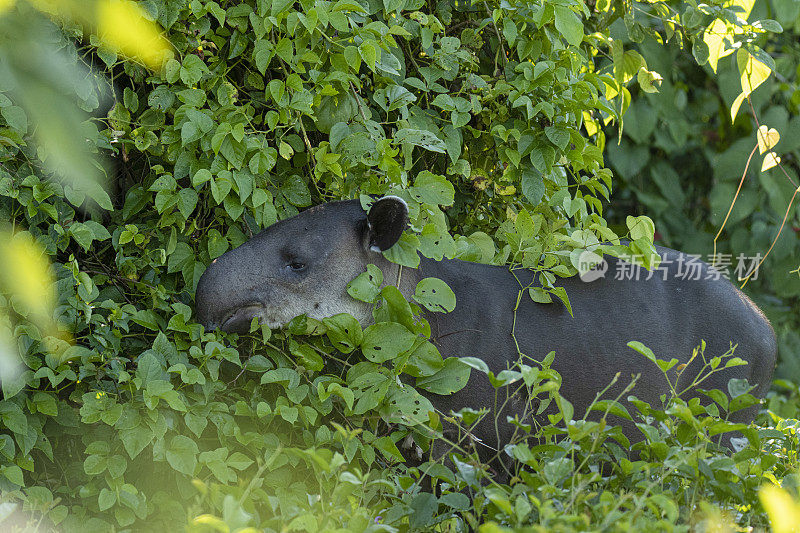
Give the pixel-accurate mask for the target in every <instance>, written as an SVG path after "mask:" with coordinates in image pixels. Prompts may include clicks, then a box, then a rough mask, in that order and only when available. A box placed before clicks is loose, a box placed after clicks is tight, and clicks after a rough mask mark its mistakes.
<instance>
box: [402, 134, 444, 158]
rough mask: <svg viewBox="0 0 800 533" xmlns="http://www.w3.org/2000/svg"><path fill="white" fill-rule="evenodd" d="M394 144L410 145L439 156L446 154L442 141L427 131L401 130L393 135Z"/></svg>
mask: <svg viewBox="0 0 800 533" xmlns="http://www.w3.org/2000/svg"><path fill="white" fill-rule="evenodd" d="M394 142H395V143H397V144H412V145H414V146H419V147H420V148H425V149H426V150H430V151H431V152H438V153H440V154H444V153H446V152H447V146H446V145H445V144H444V141H443V140H441V139H440V138H439V137H437V136H436V135H435V134H434V133H432V132H430V131H427V130H419V129H413V128H402V129H400V130H398V131H397V133H395V134H394Z"/></svg>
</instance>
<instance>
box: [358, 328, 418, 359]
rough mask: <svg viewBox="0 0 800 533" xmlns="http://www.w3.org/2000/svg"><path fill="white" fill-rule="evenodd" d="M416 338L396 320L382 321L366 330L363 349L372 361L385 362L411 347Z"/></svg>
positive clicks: (362, 344) (365, 355)
mask: <svg viewBox="0 0 800 533" xmlns="http://www.w3.org/2000/svg"><path fill="white" fill-rule="evenodd" d="M416 338H417V336H416V335H414V334H413V333H411V332H410V331H408V330H407V329H406V328H405V327H403V326H402V325H400V324H397V323H396V322H380V323H378V324H373V325H371V326H369V327H368V328H367V329H365V330H364V340H363V342H362V343H361V350H362V352H363V353H364V357H366V358H367V359H369V360H370V361H373V362H375V363H383V362H384V361H389V360H390V359H394V358H396V357H397V356H399V355H400V354H401V353H403V352H405V351H406V350H408V349H410V348H411V347H412V346H413V345H414V340H415V339H416Z"/></svg>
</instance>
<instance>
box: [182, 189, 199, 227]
mask: <svg viewBox="0 0 800 533" xmlns="http://www.w3.org/2000/svg"><path fill="white" fill-rule="evenodd" d="M197 200H198V196H197V192H196V191H195V190H194V189H189V188H186V189H181V190H180V191H178V210H179V211H180V212H181V214H182V215H183V218H187V219H188V218H189V215H191V214H192V211H194V208H195V207H197Z"/></svg>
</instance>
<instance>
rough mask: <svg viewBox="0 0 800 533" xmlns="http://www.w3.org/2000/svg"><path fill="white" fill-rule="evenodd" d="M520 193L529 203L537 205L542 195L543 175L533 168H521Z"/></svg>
mask: <svg viewBox="0 0 800 533" xmlns="http://www.w3.org/2000/svg"><path fill="white" fill-rule="evenodd" d="M522 194H523V195H524V196H525V198H526V199H527V200H528V201H529V202H530V203H531V205H534V206H536V205H539V204H540V203H541V201H542V197H543V196H544V176H542V174H541V173H539V172H537V171H535V170H533V169H525V170H523V171H522Z"/></svg>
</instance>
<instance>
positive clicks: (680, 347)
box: [196, 197, 777, 460]
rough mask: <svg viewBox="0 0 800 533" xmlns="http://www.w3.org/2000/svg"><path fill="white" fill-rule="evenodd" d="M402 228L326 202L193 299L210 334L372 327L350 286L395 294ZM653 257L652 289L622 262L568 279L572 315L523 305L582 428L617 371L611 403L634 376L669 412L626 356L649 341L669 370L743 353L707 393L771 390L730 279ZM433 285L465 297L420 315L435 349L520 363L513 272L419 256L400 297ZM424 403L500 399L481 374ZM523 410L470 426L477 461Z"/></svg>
mask: <svg viewBox="0 0 800 533" xmlns="http://www.w3.org/2000/svg"><path fill="white" fill-rule="evenodd" d="M368 216H369V218H368ZM406 224H407V207H406V206H405V203H404V202H403V201H402V200H400V199H399V198H395V197H386V198H383V199H381V200H379V201H378V202H376V204H375V205H374V206H373V207H372V209H371V211H370V213H369V215H368V214H367V213H365V212H364V211H363V210H362V208H361V205H360V203H359V202H358V201H356V200H352V201H344V202H336V203H331V204H324V205H321V206H318V207H314V208H312V209H309V210H307V211H305V212H303V213H301V214H299V215H297V216H295V217H293V218H290V219H287V220H283V221H281V222H278V223H277V224H275V225H273V226H271V227H269V228H267V229H266V230H264V231H262V232H261V233H259V234H258V235H256V236H255V237H253V239H252V240H250V241H249V242H247V243H245V244H243V245H242V246H240V247H238V248H236V249H234V250H231V251H229V252H227V253H226V254H224V255H222V256H221V257H219V258H218V259H217V260H215V261H214V262H212V264H211V265H210V266H209V268H208V269H207V270H206V272H205V273H204V274H203V276H202V278H201V279H200V282H199V284H198V287H197V294H196V304H197V305H196V309H197V315H198V319H199V321H200V322H201V323H202V324H203V325H204V326H205V327H206V329H214V328H216V327H220V328H221V329H222V330H224V331H240V332H241V331H246V330H247V326H248V325H249V324H250V321H251V319H252V318H253V317H254V316H258V317H260V319H261V322H262V323H265V324H268V325H269V326H270V327H272V328H279V327H282V326H284V325H286V324H287V323H288V322H289V320H291V319H292V318H293V317H295V316H297V315H300V314H303V313H305V314H307V315H308V316H309V317H312V318H317V319H322V318H324V317H325V316H330V315H333V314H336V313H341V312H348V313H350V314H352V315H353V316H354V317H356V318H357V319H358V320H359V321H360V322H361V323H362V325H364V326H366V325H368V324H369V323H370V322H371V321H372V315H371V306H369V305H368V304H364V303H362V302H359V301H356V300H354V299H353V298H351V297H350V296H349V295H348V294H347V292H346V287H347V284H348V282H349V281H350V280H351V279H353V278H354V277H355V276H357V275H358V274H360V273H362V272H364V270H365V269H366V265H367V264H369V263H372V264H375V265H377V266H378V267H380V268H381V269H382V271H383V274H384V280H386V281H387V282H390V283H394V282H395V281H396V280H397V279H398V266H397V265H395V264H393V263H390V262H389V261H387V260H386V259H385V258H384V257H383V255H382V254H381V250H385V249H388V248H389V247H391V246H392V245H393V244H394V243H395V242H396V241H397V239H398V238H399V237H400V235H401V233H402V230H403V229H405V227H406ZM658 252H659V254H660V255H661V257H662V266H663V270H666V276H665V275H664V274H663V272H658V273H655V274H654V275H653V276H651V277H650V279H646V278H647V277H648V272H647V271H641V272H640V274H641V276H640V279H639V280H635V279H623V280H615V279H614V275H615V273H616V271H617V263H618V261H619V260H617V259H615V258H613V257H607V258H606V259H607V260H608V263H609V269H608V272H607V275H606V277H605V278H602V279H598V280H596V281H593V282H590V283H587V282H584V281H581V279H580V278H578V277H573V278H567V279H562V280H560V281H559V282H560V284H561V285H562V286H563V287H564V288H565V289H566V291H567V294H568V296H569V299H570V302H571V304H572V310H573V314H574V317H571V316H570V315H569V313H568V312H567V310H566V308H565V307H564V306H563V305H562V304H561V303H551V304H538V303H535V302H533V301H531V300H530V298H529V297H527V295H523V298H521V300H520V305H519V309H518V311H517V316H516V331H515V336H516V340H517V342H518V343H519V348H520V351H521V352H522V353H525V354H527V355H529V356H531V357H534V358H536V359H539V360H541V359H543V358H544V356H545V355H546V354H547V353H548V352H550V351H555V354H556V357H555V362H554V363H553V365H552V368H554V369H555V370H557V371H558V372H559V373H560V374H561V376H562V379H563V383H562V387H561V394H562V395H563V396H564V397H565V398H566V399H568V400H569V401H570V402H572V404H573V405H574V407H575V414H576V417H581V416H583V413H584V412H585V411H586V409H587V408H588V407H589V405H590V404H591V402H592V401H593V400H595V397H596V394H597V393H598V392H599V391H601V390H602V389H603V388H605V387H606V386H607V385H609V384H610V383H611V382H612V380H613V379H614V376H615V374H617V373H618V372H619V373H621V376H622V379H620V380H619V382H618V383H617V384H616V385H615V386H613V387H612V388H611V389H610V390H609V392H608V393H607V394H606V395H605V396H604V398H614V397H615V396H616V395H617V394H618V393H619V392H621V391H622V390H623V388H624V387H625V385H627V384H628V383H629V382H630V379H629V378H630V376H631V375H633V374H640V375H641V376H640V378H639V380H638V382H637V384H636V386H635V388H634V389H633V390H632V391H631V392H630V393H628V394H633V395H635V396H637V397H638V398H639V399H642V400H645V401H647V402H649V403H650V404H651V405H653V406H660V405H661V402H660V400H659V397H660V396H661V395H662V394H668V393H669V388H668V386H667V384H666V382H665V380H664V377H663V375H662V374H661V372H660V370H659V369H658V368H657V367H656V366H655V365H654V364H653V363H652V362H650V361H648V360H647V359H646V358H645V357H644V356H642V355H641V354H639V353H637V352H635V351H634V350H633V349H631V348H629V347H628V346H627V343H628V342H629V341H632V340H638V341H641V342H643V343H645V344H646V345H647V346H649V347H650V348H651V349H652V350H653V352H654V353H655V354H656V355H657V356H658V357H659V358H661V359H667V360H668V359H671V358H673V357H675V358H677V359H678V360H679V361H681V362H686V361H688V360H689V358H690V356H691V354H692V350H693V349H694V348H695V347H697V346H698V345H699V344H700V342H701V340H703V339H704V340H705V341H706V344H707V348H706V351H705V353H706V356H707V357H708V358H710V357H713V356H717V355H722V354H724V353H725V352H726V351H728V350H729V348H730V346H731V343H733V344H735V345H737V347H736V349H735V355H736V356H738V357H740V358H742V359H744V360H745V361H747V362H748V365H746V366H738V367H734V368H730V369H726V370H724V371H721V372H719V373H716V374H714V375H713V376H712V377H711V378H710V379H708V380H706V381H705V382H703V384H702V387H703V388H706V389H714V388H716V389H721V390H723V391H725V390H727V383H728V380H730V379H731V378H746V379H747V380H748V381H749V382H750V384H751V385H755V386H756V388H755V389H754V391H752V394H754V395H755V396H756V397H759V398H763V397H764V395H765V394H766V392H767V390H768V388H769V385H770V382H771V378H772V372H773V369H774V367H775V361H776V351H777V347H776V341H775V334H774V331H773V330H772V327H771V326H770V324H769V321H768V320H767V319H766V317H765V316H764V314H763V313H762V312H761V311H760V310H759V309H758V308H757V307H756V305H755V304H754V303H753V302H752V301H750V299H749V298H747V297H746V296H745V295H744V294H743V293H742V292H741V291H739V290H738V289H736V288H735V287H734V286H733V285H732V284H731V283H730V282H728V281H726V280H725V279H723V278H719V279H704V278H706V276H707V274H711V275H712V277H713V269H712V268H711V267H710V266H709V265H707V264H705V263H701V265H700V276H699V279H698V280H684V279H680V278H679V277H678V264H679V263H678V261H679V259H680V256H682V255H683V254H682V253H681V252H677V251H674V250H670V249H668V248H662V247H659V248H658ZM515 273H516V275H517V278H519V279H520V281H522V282H523V283H527V282H528V281H529V280H530V279H531V277H532V273H530V272H526V271H523V270H517V271H515ZM425 277H437V278H440V279H442V280H444V281H446V282H447V283H448V284H449V285H450V287H451V288H452V289H453V291H454V292H455V294H456V300H457V304H456V308H455V310H454V311H453V312H451V313H446V314H442V313H427V314H426V315H425V318H426V319H427V320H428V321H429V322H430V324H431V330H432V337H431V341H432V342H434V344H436V346H437V347H438V348H439V351H440V352H441V354H442V355H443V356H444V357H449V356H477V357H480V358H482V359H483V360H484V361H486V363H487V364H488V366H489V368H490V369H491V370H492V371H493V372H495V373H497V372H499V371H501V370H503V369H506V368H508V367H509V366H511V365H512V364H513V363H514V362H515V361H517V359H518V357H519V354H518V351H517V348H516V346H515V344H514V339H513V338H512V335H511V331H512V322H513V318H514V306H515V303H516V301H517V295H518V293H519V290H520V285H519V282H518V281H517V279H516V278H515V277H514V275H512V274H511V273H510V272H509V269H508V268H507V267H503V266H490V265H483V264H477V263H471V262H466V261H459V260H444V261H434V260H430V259H426V258H422V261H421V264H420V267H419V268H418V269H416V270H413V269H408V268H404V269H402V273H401V276H400V279H401V283H400V287H399V288H400V289H401V291H402V292H403V293H404V294H406V295H407V296H408V295H410V294H413V292H414V288H415V287H416V284H417V282H418V281H419V280H421V279H422V278H425ZM665 278H666V279H665ZM701 366H702V362H701V359H700V358H699V357H698V358H696V359H695V361H694V362H692V363H691V364H690V365H689V366H688V367H687V368H686V369H685V370H684V371H683V372H682V374H681V377H680V381H679V384H678V387H677V389H678V390H682V389H683V388H685V386H686V385H687V384H688V383H691V381H692V380H693V379H694V377H695V376H696V375H697V373H698V371H699V370H700V367H701ZM628 394H626V395H624V397H627V396H628ZM427 396H428V399H429V400H430V401H431V402H432V404H433V405H434V407H436V408H437V409H438V410H440V411H442V412H444V413H449V412H450V411H458V410H459V409H461V408H463V407H472V408H475V409H479V408H483V407H486V408H489V409H491V408H492V407H493V405H494V401H495V391H494V389H493V388H492V386H491V385H490V384H489V381H488V378H487V377H486V376H485V375H483V374H482V373H480V372H476V371H473V372H472V374H471V376H470V379H469V383H468V384H467V386H466V387H465V388H463V389H462V390H460V391H459V392H456V393H454V394H452V395H449V396H439V395H435V394H428V395H427ZM524 400H525V399H524V398H523V399H520V400H518V401H514V402H510V403H509V404H508V405H507V408H506V411H505V412H503V413H500V416H499V417H497V419H498V420H499V421H500V427H499V431H497V432H496V431H495V425H494V418H495V417H494V416H489V417H486V418H485V419H484V420H483V421H482V422H481V423H479V424H478V426H477V427H476V428H475V430H474V431H473V437H474V438H475V440H476V441H477V442H478V445H477V450H478V452H479V455H480V456H481V458H482V459H484V460H488V459H489V458H491V457H492V456H494V454H495V453H496V450H502V448H503V446H504V445H505V444H507V443H508V442H509V440H510V439H511V437H512V433H513V431H514V427H513V426H511V425H509V424H507V423H506V422H505V420H506V415H512V416H513V415H514V414H522V408H523V407H524V404H525V401H524ZM629 410H630V411H631V412H633V410H632V409H629ZM756 411H757V407H753V408H750V409H747V410H744V411H740V412H738V413H735V414H734V415H733V416H732V419H733V420H736V421H741V422H745V423H748V422H750V421H752V420H753V417H754V416H755V414H756ZM529 421H530V420H529ZM614 422H615V423H617V422H618V423H620V425H621V426H622V428H623V432H624V433H625V435H626V436H627V437H628V438H629V439H630V440H631V441H638V440H641V438H642V435H641V433H640V431H639V430H638V429H637V428H636V427H635V426H634V425H633V424H632V423H630V422H628V421H624V420H618V419H615V420H614Z"/></svg>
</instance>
